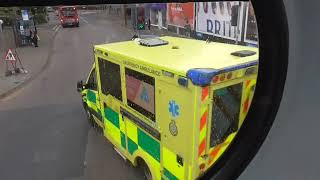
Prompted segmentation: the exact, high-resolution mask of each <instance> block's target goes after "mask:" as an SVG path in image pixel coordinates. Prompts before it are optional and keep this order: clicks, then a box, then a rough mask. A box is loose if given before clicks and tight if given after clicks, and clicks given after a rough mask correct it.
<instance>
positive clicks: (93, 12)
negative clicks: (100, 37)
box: [81, 11, 97, 14]
mask: <svg viewBox="0 0 320 180" xmlns="http://www.w3.org/2000/svg"><path fill="white" fill-rule="evenodd" d="M96 13H97V12H95V11H86V12H81V14H96Z"/></svg>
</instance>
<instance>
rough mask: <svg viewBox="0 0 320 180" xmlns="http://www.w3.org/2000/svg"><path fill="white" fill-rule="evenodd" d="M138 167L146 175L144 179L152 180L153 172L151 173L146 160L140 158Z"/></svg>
mask: <svg viewBox="0 0 320 180" xmlns="http://www.w3.org/2000/svg"><path fill="white" fill-rule="evenodd" d="M138 165H139V168H140V170H141V171H142V173H143V175H144V179H145V180H152V174H151V171H150V169H149V167H148V165H147V163H146V162H145V161H144V160H142V159H141V158H139V159H138Z"/></svg>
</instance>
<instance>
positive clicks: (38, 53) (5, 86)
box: [0, 15, 60, 99]
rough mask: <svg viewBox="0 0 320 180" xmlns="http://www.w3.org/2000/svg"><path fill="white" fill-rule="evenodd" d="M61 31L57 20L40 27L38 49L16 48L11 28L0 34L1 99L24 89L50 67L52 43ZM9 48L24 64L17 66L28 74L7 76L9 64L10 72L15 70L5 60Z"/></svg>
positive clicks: (31, 47) (29, 47)
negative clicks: (24, 86)
mask: <svg viewBox="0 0 320 180" xmlns="http://www.w3.org/2000/svg"><path fill="white" fill-rule="evenodd" d="M51 16H52V15H51ZM59 29H60V27H59V25H58V24H57V20H56V19H55V18H52V20H50V21H49V22H48V23H46V24H42V25H38V35H39V37H40V41H39V42H38V45H39V47H37V48H35V47H33V46H24V47H18V48H15V44H14V38H13V32H12V29H11V28H5V29H4V31H3V32H2V33H0V42H2V43H1V45H0V55H1V60H0V99H2V98H5V97H6V96H8V95H9V94H11V93H13V92H14V91H15V90H17V89H19V88H22V87H23V85H25V84H26V83H28V82H30V81H31V80H32V79H33V78H35V77H36V76H37V75H38V74H39V73H41V72H42V71H43V70H44V69H45V68H46V67H47V66H48V64H49V60H50V59H49V55H50V53H51V49H52V42H53V39H54V37H55V35H56V33H57V31H58V30H59ZM8 48H11V49H13V51H14V50H15V51H16V53H17V56H18V57H19V58H20V60H21V64H22V65H20V63H19V62H18V61H17V65H18V67H20V68H23V69H24V70H25V71H26V73H18V74H15V75H11V76H5V72H6V66H7V65H6V64H8V67H9V69H10V70H12V69H13V68H12V65H11V64H10V63H6V62H5V61H4V59H3V58H4V56H5V54H6V51H7V50H8Z"/></svg>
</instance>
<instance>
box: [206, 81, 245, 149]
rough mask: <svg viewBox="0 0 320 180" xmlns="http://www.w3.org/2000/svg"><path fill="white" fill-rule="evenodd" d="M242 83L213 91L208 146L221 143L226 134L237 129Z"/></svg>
mask: <svg viewBox="0 0 320 180" xmlns="http://www.w3.org/2000/svg"><path fill="white" fill-rule="evenodd" d="M241 95H242V83H239V84H235V85H231V86H228V87H224V88H221V89H218V90H215V91H214V92H213V101H214V104H213V109H212V120H211V137H210V147H213V146H216V145H218V144H220V143H222V142H223V141H224V140H225V138H226V137H228V135H230V134H231V133H233V132H235V131H237V130H238V122H239V112H240V106H241Z"/></svg>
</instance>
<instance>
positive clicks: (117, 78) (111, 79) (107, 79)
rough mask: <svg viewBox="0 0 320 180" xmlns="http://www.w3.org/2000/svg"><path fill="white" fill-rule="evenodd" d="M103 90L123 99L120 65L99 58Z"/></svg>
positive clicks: (107, 93)
mask: <svg viewBox="0 0 320 180" xmlns="http://www.w3.org/2000/svg"><path fill="white" fill-rule="evenodd" d="M98 62H99V72H100V81H101V82H100V83H101V91H102V93H103V94H105V95H109V94H110V95H112V96H113V97H115V98H117V99H119V100H120V101H122V90H121V74H120V65H118V64H115V63H112V62H110V61H108V60H105V59H102V58H98Z"/></svg>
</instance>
